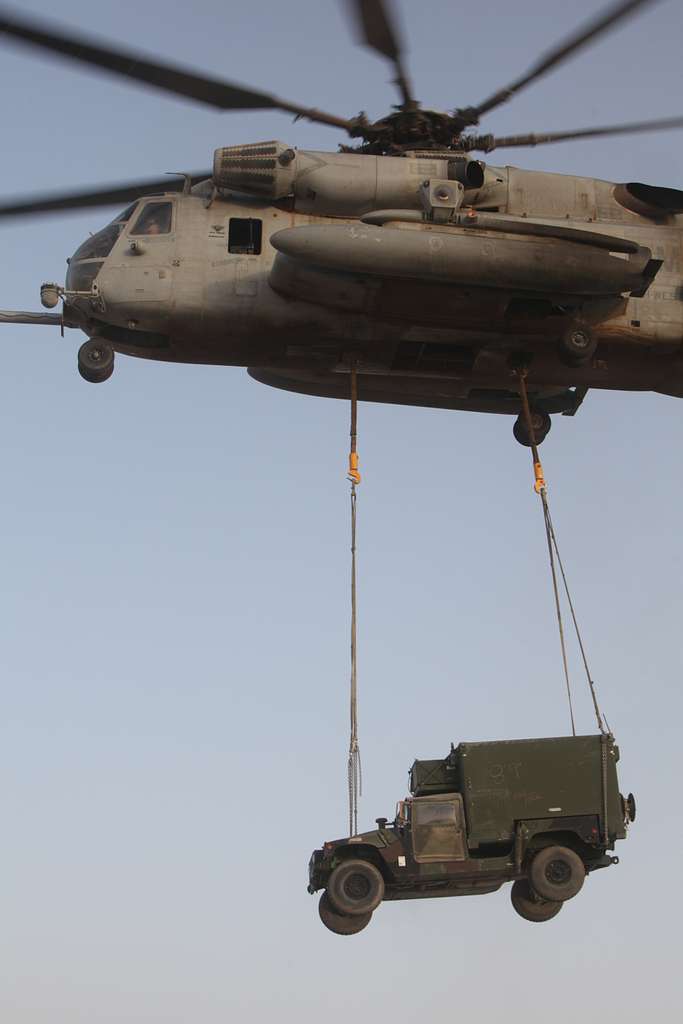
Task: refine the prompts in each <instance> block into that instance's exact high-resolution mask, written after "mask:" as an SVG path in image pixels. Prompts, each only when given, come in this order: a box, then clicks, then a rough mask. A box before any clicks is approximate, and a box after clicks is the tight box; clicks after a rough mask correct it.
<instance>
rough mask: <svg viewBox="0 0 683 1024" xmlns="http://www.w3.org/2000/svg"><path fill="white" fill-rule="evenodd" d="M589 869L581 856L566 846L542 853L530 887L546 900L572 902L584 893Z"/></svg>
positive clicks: (535, 863) (531, 874)
mask: <svg viewBox="0 0 683 1024" xmlns="http://www.w3.org/2000/svg"><path fill="white" fill-rule="evenodd" d="M585 878H586V868H585V866H584V863H583V861H582V860H581V858H580V857H579V855H578V853H574V851H573V850H570V849H569V848H568V847H566V846H546V847H544V848H543V849H542V850H539V851H538V853H537V854H536V856H535V857H534V859H533V860H532V862H531V867H530V868H529V883H530V885H531V888H532V889H533V890H534V892H535V893H536V895H537V896H540V897H541V899H544V900H560V901H562V902H564V901H565V900H570V899H571V898H572V896H576V894H577V892H579V891H580V890H581V886H582V885H583V883H584V881H585Z"/></svg>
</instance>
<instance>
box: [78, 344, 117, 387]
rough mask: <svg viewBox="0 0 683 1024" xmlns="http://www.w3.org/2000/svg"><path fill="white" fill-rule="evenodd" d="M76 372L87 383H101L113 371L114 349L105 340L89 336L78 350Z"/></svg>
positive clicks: (107, 378)
mask: <svg viewBox="0 0 683 1024" xmlns="http://www.w3.org/2000/svg"><path fill="white" fill-rule="evenodd" d="M78 372H79V373H80V375H81V377H82V378H83V380H87V381H88V383H89V384H101V383H102V382H103V381H105V380H109V378H110V377H111V375H112V373H113V372H114V349H113V348H112V347H111V345H108V344H107V342H106V341H99V340H98V339H97V338H90V340H89V341H86V342H84V343H83V344H82V345H81V347H80V348H79V350H78Z"/></svg>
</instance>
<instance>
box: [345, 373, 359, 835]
mask: <svg viewBox="0 0 683 1024" xmlns="http://www.w3.org/2000/svg"><path fill="white" fill-rule="evenodd" d="M357 423H358V378H357V374H356V367H355V366H352V367H351V430H350V435H351V445H350V451H349V468H348V479H349V481H350V483H351V702H350V712H351V735H350V738H349V758H348V765H347V778H348V787H349V835H350V836H355V835H357V834H358V798H359V797H360V795H361V793H362V788H363V787H362V772H361V761H360V747H359V746H358V679H357V668H356V486H357V485H358V484H359V483H360V473H359V472H358V451H357V447H356V442H357Z"/></svg>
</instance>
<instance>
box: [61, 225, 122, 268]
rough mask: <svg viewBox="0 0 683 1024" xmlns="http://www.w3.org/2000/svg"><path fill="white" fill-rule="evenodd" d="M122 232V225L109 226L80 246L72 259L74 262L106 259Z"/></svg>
mask: <svg viewBox="0 0 683 1024" xmlns="http://www.w3.org/2000/svg"><path fill="white" fill-rule="evenodd" d="M120 232H121V225H120V224H109V225H108V226H107V227H106V228H102V230H101V231H98V232H97V234H95V235H91V236H90V238H86V240H85V242H83V244H82V245H79V247H78V249H76V252H75V253H74V254H73V256H72V257H71V258H72V260H99V259H104V258H105V257H106V256H108V255H109V253H110V252H111V251H112V249H113V248H114V244H115V242H116V239H117V238H118V237H119V234H120Z"/></svg>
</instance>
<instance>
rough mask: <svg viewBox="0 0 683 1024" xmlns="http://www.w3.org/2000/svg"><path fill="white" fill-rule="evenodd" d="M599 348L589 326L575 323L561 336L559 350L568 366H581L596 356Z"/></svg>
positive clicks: (578, 322)
mask: <svg viewBox="0 0 683 1024" xmlns="http://www.w3.org/2000/svg"><path fill="white" fill-rule="evenodd" d="M597 347H598V343H597V341H596V338H595V335H594V334H593V332H592V330H591V329H590V327H589V326H588V324H584V323H581V322H580V321H578V320H577V321H575V322H574V323H573V324H570V325H569V327H567V328H566V329H565V330H564V331H563V332H562V334H561V335H560V341H559V349H560V357H561V359H562V361H563V362H564V363H565V364H566V365H568V366H581V365H582V363H587V362H588V361H589V360H590V359H592V358H593V356H594V355H595V350H596V348H597Z"/></svg>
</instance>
